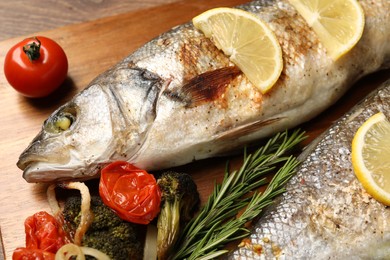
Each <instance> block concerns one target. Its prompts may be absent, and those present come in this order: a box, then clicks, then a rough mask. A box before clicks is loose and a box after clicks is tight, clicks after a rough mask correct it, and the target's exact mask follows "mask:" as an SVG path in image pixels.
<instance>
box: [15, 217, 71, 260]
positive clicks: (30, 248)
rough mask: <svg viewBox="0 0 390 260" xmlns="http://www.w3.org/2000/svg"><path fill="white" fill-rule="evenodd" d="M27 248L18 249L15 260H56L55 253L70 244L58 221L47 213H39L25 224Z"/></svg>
mask: <svg viewBox="0 0 390 260" xmlns="http://www.w3.org/2000/svg"><path fill="white" fill-rule="evenodd" d="M24 228H25V232H26V247H24V248H17V249H16V250H15V251H14V253H13V255H12V259H13V260H19V259H45V260H46V259H54V256H55V253H56V252H57V250H58V249H60V248H61V247H62V246H63V245H64V244H66V243H68V239H67V236H66V233H65V232H64V231H63V229H62V227H61V226H60V225H59V223H58V222H57V220H56V219H55V218H54V217H53V216H52V215H50V214H49V213H47V212H45V211H41V212H37V213H35V214H34V215H32V216H30V217H28V218H27V219H26V220H25V222H24Z"/></svg>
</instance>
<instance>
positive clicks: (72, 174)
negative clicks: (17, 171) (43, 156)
mask: <svg viewBox="0 0 390 260" xmlns="http://www.w3.org/2000/svg"><path fill="white" fill-rule="evenodd" d="M93 168H96V170H92V169H86V168H85V166H84V165H77V166H76V165H74V164H72V165H69V164H57V163H47V162H30V163H29V164H28V165H26V166H25V168H24V170H23V178H24V179H25V180H26V181H27V182H29V183H37V182H38V183H45V182H46V183H48V182H61V181H69V180H79V181H85V180H90V179H93V178H96V177H97V172H98V170H97V168H98V167H93Z"/></svg>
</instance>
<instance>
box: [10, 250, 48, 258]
mask: <svg viewBox="0 0 390 260" xmlns="http://www.w3.org/2000/svg"><path fill="white" fill-rule="evenodd" d="M54 259H55V254H53V253H50V252H45V251H43V250H42V249H28V248H21V247H19V248H16V249H15V251H14V253H13V254H12V260H54Z"/></svg>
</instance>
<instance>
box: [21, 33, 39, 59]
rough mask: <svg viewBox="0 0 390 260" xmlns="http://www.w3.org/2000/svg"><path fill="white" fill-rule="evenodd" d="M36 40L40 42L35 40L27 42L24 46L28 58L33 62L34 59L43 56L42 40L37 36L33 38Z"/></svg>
mask: <svg viewBox="0 0 390 260" xmlns="http://www.w3.org/2000/svg"><path fill="white" fill-rule="evenodd" d="M33 39H34V40H35V41H37V42H38V44H37V43H36V42H35V41H33V42H32V43H29V44H26V45H24V46H23V51H24V53H26V55H27V57H28V59H29V60H30V61H31V62H32V61H34V60H37V59H39V57H40V56H41V53H40V49H41V42H40V41H39V40H38V38H37V37H34V38H33Z"/></svg>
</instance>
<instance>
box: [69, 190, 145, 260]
mask: <svg viewBox="0 0 390 260" xmlns="http://www.w3.org/2000/svg"><path fill="white" fill-rule="evenodd" d="M80 203H81V198H80V196H77V195H75V196H70V197H68V198H67V199H66V201H65V205H64V210H63V216H64V220H65V222H66V223H67V224H68V229H69V231H71V232H72V231H74V230H75V229H76V228H77V226H78V225H79V223H80V210H81V206H80ZM91 210H92V212H93V215H94V220H93V222H92V224H91V226H90V227H89V229H88V231H87V232H86V233H85V235H84V237H83V241H82V245H83V246H88V247H92V248H95V249H98V250H100V251H102V252H104V253H106V254H107V255H108V256H109V257H110V258H111V259H115V260H116V259H142V257H143V245H142V243H141V242H140V241H142V239H141V238H139V234H140V230H139V229H140V228H141V227H140V226H139V225H136V224H133V223H129V222H125V221H123V220H122V219H120V218H119V217H118V216H117V215H116V214H115V213H114V212H113V211H112V210H111V209H110V208H109V207H107V206H106V205H104V203H103V201H102V200H101V198H100V196H98V195H92V196H91ZM87 258H88V259H91V258H89V257H87Z"/></svg>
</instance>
